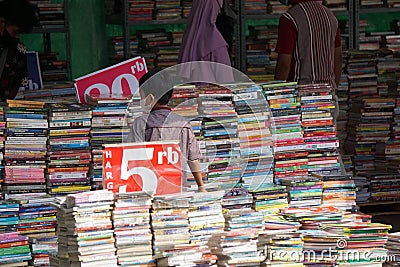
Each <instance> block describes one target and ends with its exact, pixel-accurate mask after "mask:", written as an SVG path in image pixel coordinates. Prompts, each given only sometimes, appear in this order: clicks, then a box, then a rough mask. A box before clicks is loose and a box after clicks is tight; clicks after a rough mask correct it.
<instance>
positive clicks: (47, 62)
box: [39, 53, 68, 83]
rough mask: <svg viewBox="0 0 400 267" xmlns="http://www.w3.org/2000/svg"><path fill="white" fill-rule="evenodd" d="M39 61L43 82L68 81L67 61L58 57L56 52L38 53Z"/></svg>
mask: <svg viewBox="0 0 400 267" xmlns="http://www.w3.org/2000/svg"><path fill="white" fill-rule="evenodd" d="M39 62H40V70H41V71H42V77H43V82H44V83H55V82H56V83H59V82H65V81H68V70H67V65H68V64H67V61H66V60H60V59H58V55H57V54H56V53H43V54H39Z"/></svg>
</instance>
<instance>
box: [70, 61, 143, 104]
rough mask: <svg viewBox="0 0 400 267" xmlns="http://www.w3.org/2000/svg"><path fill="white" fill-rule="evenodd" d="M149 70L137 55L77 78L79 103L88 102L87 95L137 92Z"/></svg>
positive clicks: (76, 86)
mask: <svg viewBox="0 0 400 267" xmlns="http://www.w3.org/2000/svg"><path fill="white" fill-rule="evenodd" d="M146 72H147V67H146V62H145V60H144V58H142V57H135V58H132V59H129V60H126V61H124V62H121V63H119V64H116V65H114V66H111V67H108V68H106V69H103V70H99V71H96V72H94V73H91V74H88V75H85V76H82V77H80V78H77V79H76V80H75V89H76V91H77V97H78V102H79V103H86V99H85V96H86V95H89V94H93V95H130V94H137V92H138V89H139V79H140V77H142V76H143V75H144V74H145V73H146Z"/></svg>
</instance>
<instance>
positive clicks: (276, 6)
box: [268, 0, 289, 14]
mask: <svg viewBox="0 0 400 267" xmlns="http://www.w3.org/2000/svg"><path fill="white" fill-rule="evenodd" d="M288 9H289V7H288V6H285V5H282V3H281V2H279V1H277V0H268V13H269V14H283V13H285V12H286V11H287V10H288Z"/></svg>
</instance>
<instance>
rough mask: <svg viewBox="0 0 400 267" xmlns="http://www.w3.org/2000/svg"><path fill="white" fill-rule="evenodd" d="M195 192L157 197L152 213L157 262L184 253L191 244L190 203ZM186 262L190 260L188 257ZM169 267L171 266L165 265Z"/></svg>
mask: <svg viewBox="0 0 400 267" xmlns="http://www.w3.org/2000/svg"><path fill="white" fill-rule="evenodd" d="M192 196H193V192H191V193H190V192H188V193H179V194H170V195H164V196H155V197H154V200H153V209H152V211H151V227H152V231H153V255H154V257H155V259H157V262H158V261H159V260H160V261H166V260H167V259H163V258H169V257H172V258H173V257H174V256H177V255H179V253H182V251H181V249H179V248H180V247H186V246H187V245H189V243H190V232H189V229H190V228H189V219H188V212H189V201H190V198H191V197H192ZM184 260H189V257H187V258H186V259H183V261H184ZM164 266H169V265H164Z"/></svg>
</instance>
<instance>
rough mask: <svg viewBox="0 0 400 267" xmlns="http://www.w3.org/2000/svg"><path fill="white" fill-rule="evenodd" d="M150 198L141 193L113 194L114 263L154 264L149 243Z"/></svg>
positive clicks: (150, 235) (150, 239) (150, 237)
mask: <svg viewBox="0 0 400 267" xmlns="http://www.w3.org/2000/svg"><path fill="white" fill-rule="evenodd" d="M151 201H152V197H151V196H149V195H147V194H146V193H143V192H134V193H119V194H116V196H115V203H114V210H113V216H112V218H113V225H114V235H115V246H116V247H117V256H118V264H119V265H123V266H134V265H146V266H155V260H154V259H153V253H152V246H151V242H152V239H153V236H152V233H151V229H150V228H151V227H150V208H151Z"/></svg>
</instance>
